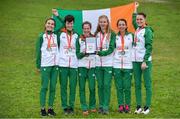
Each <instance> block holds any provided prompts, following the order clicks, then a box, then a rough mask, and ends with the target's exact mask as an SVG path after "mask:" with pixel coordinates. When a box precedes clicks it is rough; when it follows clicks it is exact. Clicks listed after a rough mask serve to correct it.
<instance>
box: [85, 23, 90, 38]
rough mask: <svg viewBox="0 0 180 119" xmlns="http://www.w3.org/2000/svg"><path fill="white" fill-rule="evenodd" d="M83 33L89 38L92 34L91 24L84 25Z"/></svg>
mask: <svg viewBox="0 0 180 119" xmlns="http://www.w3.org/2000/svg"><path fill="white" fill-rule="evenodd" d="M83 33H84V35H85V36H86V37H87V36H89V35H90V34H91V27H90V25H89V24H84V25H83Z"/></svg>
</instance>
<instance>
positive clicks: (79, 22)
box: [54, 9, 82, 34]
mask: <svg viewBox="0 0 180 119" xmlns="http://www.w3.org/2000/svg"><path fill="white" fill-rule="evenodd" d="M58 13H59V15H60V17H61V18H63V19H64V18H65V16H66V15H72V16H74V18H75V22H74V27H73V29H74V30H75V31H76V32H77V33H79V34H82V27H81V26H82V11H81V10H62V9H58ZM54 19H55V20H56V27H55V30H58V29H60V28H62V26H63V24H62V23H60V22H59V20H57V18H56V17H54Z"/></svg>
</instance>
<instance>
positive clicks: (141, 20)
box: [136, 15, 146, 27]
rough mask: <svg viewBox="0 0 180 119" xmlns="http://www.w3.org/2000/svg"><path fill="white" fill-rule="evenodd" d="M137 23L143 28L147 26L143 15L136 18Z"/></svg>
mask: <svg viewBox="0 0 180 119" xmlns="http://www.w3.org/2000/svg"><path fill="white" fill-rule="evenodd" d="M136 23H137V24H138V26H139V27H142V26H144V25H145V24H146V19H145V17H144V16H143V15H137V17H136Z"/></svg>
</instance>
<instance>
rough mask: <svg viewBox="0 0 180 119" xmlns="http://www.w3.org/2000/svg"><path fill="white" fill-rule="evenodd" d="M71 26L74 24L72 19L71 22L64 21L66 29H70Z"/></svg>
mask: <svg viewBox="0 0 180 119" xmlns="http://www.w3.org/2000/svg"><path fill="white" fill-rule="evenodd" d="M73 26H74V21H71V22H69V21H66V29H67V30H68V31H72V29H73Z"/></svg>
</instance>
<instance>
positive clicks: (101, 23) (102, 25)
mask: <svg viewBox="0 0 180 119" xmlns="http://www.w3.org/2000/svg"><path fill="white" fill-rule="evenodd" d="M108 25H109V23H108V19H107V18H105V17H102V18H100V19H99V26H100V28H101V31H103V32H106V30H107V28H108Z"/></svg>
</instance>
